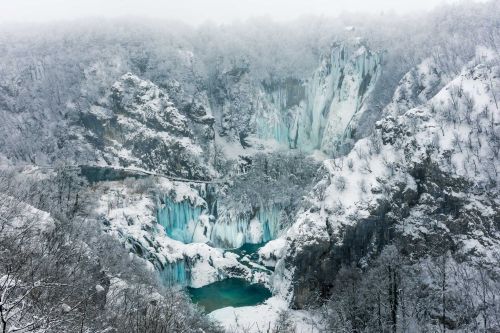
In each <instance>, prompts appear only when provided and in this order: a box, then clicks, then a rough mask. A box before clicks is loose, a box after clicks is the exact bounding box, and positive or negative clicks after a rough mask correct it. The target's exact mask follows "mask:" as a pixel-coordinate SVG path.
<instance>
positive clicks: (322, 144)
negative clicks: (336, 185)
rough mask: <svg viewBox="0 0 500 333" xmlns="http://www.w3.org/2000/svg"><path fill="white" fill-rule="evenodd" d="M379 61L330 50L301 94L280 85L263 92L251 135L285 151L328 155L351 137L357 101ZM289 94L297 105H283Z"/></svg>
mask: <svg viewBox="0 0 500 333" xmlns="http://www.w3.org/2000/svg"><path fill="white" fill-rule="evenodd" d="M380 63H381V57H380V55H379V54H377V53H373V52H370V51H369V50H368V49H366V48H365V47H364V46H362V47H360V48H359V49H357V50H356V51H352V50H349V49H348V48H347V47H345V46H343V45H337V46H335V47H334V48H333V49H332V50H331V53H330V55H329V57H325V58H323V61H322V64H321V66H320V67H319V68H318V70H317V71H316V72H315V73H314V74H313V76H312V77H311V79H310V80H308V81H307V82H306V83H304V84H303V86H302V88H303V89H304V92H300V93H299V91H298V90H297V89H294V90H290V91H289V92H287V89H285V88H284V87H288V85H287V84H286V83H284V86H280V85H275V86H273V87H272V89H273V90H272V91H268V92H267V93H266V96H267V97H266V98H267V99H269V103H268V104H266V103H262V105H263V107H262V110H261V111H260V112H258V113H257V114H256V117H255V126H256V134H257V136H258V137H260V138H264V139H274V140H276V141H277V142H279V143H282V144H287V145H288V146H289V147H290V148H300V149H302V150H306V151H309V150H312V149H321V150H322V151H324V152H326V153H330V152H332V151H334V150H335V149H337V146H338V145H339V144H340V143H341V142H342V141H343V139H345V138H347V137H349V136H350V135H351V129H352V125H353V123H355V122H356V119H358V117H360V110H361V109H362V106H363V102H364V100H365V99H366V97H367V95H368V93H369V92H370V90H371V89H372V87H373V86H374V84H375V82H376V79H377V77H378V74H379V72H380ZM295 86H296V88H297V87H299V85H297V84H295ZM293 94H296V95H297V96H300V98H301V99H302V101H301V102H298V101H296V100H294V101H293V103H288V101H289V100H291V99H293Z"/></svg>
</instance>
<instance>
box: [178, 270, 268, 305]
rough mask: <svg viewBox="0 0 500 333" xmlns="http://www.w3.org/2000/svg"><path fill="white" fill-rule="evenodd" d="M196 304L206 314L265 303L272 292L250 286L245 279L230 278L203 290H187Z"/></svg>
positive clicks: (256, 285)
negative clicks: (225, 308) (228, 308)
mask: <svg viewBox="0 0 500 333" xmlns="http://www.w3.org/2000/svg"><path fill="white" fill-rule="evenodd" d="M187 289H188V292H189V295H190V296H191V299H192V300H193V302H194V303H197V304H198V305H200V306H202V307H203V308H205V311H206V312H212V311H214V310H217V309H220V308H224V307H226V306H233V307H239V306H249V305H257V304H261V303H263V302H264V301H265V300H266V299H268V298H269V297H271V292H270V291H269V290H268V289H267V288H265V287H264V286H262V285H260V284H250V283H249V282H247V281H245V280H243V279H236V278H230V279H225V280H222V281H219V282H215V283H212V284H209V285H207V286H204V287H201V288H187Z"/></svg>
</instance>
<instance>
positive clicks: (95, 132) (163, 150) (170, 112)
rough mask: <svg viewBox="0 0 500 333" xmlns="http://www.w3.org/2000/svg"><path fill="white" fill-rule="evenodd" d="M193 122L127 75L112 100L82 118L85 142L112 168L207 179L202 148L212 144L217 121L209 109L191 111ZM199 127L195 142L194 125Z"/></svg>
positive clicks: (156, 89) (152, 86) (151, 88)
mask: <svg viewBox="0 0 500 333" xmlns="http://www.w3.org/2000/svg"><path fill="white" fill-rule="evenodd" d="M189 111H191V112H190V116H191V118H188V117H187V116H185V115H184V114H181V112H180V111H179V110H178V109H177V108H176V107H175V106H174V104H173V102H172V101H171V100H170V98H169V96H168V94H167V93H166V92H165V91H164V90H162V89H160V88H159V87H158V86H156V85H155V84H153V83H151V82H149V81H145V80H142V79H140V78H139V77H137V76H135V75H133V74H130V73H128V74H125V75H123V76H122V77H121V78H120V79H119V80H118V81H117V82H116V83H115V84H114V85H113V86H112V87H111V94H110V97H109V101H107V103H105V104H104V105H103V106H97V105H94V106H91V107H90V110H89V112H87V113H84V114H83V115H82V116H81V121H82V123H83V125H84V126H85V127H86V128H87V129H88V132H87V133H86V137H87V139H88V141H89V142H91V144H93V145H94V146H96V148H97V149H98V152H99V153H100V154H102V156H103V157H104V159H105V160H107V161H108V163H111V164H112V163H113V161H114V160H116V159H117V160H118V163H117V164H118V165H120V166H135V167H139V168H144V169H146V170H151V171H157V172H160V173H164V174H168V175H177V176H183V177H186V178H191V179H196V178H198V179H199V178H208V176H209V175H210V174H211V169H210V168H209V167H207V166H206V163H205V158H208V155H209V154H208V153H207V152H206V151H205V153H206V154H205V153H204V151H203V149H202V148H201V146H200V145H199V144H198V140H199V141H203V142H204V143H206V142H208V141H210V140H211V139H213V128H212V125H213V118H211V116H209V115H208V114H206V112H205V109H203V108H201V107H197V106H196V104H193V105H191V106H190V109H189ZM195 120H196V122H197V124H198V125H199V126H198V127H196V129H197V130H199V131H203V132H204V135H200V136H199V137H196V136H195V134H194V133H193V130H192V128H191V126H190V123H192V122H195Z"/></svg>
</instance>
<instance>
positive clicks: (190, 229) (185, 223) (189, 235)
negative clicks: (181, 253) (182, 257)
mask: <svg viewBox="0 0 500 333" xmlns="http://www.w3.org/2000/svg"><path fill="white" fill-rule="evenodd" d="M202 210H203V207H195V206H193V205H192V204H191V203H190V202H189V200H183V201H181V202H174V201H173V200H172V199H170V198H169V197H168V196H164V198H163V203H162V204H161V205H159V207H158V209H157V220H158V223H159V224H161V225H162V226H163V227H164V228H165V231H166V233H167V235H168V236H169V237H170V238H172V239H175V240H178V241H181V242H183V243H185V244H188V243H192V242H193V240H195V239H194V236H195V233H196V231H197V230H196V229H197V228H198V227H201V226H199V220H200V215H201V213H202Z"/></svg>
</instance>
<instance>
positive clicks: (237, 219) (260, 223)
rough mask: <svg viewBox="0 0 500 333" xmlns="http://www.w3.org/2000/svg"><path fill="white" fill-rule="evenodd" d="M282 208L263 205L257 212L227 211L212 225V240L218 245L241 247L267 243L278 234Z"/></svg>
mask: <svg viewBox="0 0 500 333" xmlns="http://www.w3.org/2000/svg"><path fill="white" fill-rule="evenodd" d="M281 213H282V209H281V207H280V206H278V205H273V206H271V207H265V206H264V207H262V208H259V209H257V211H256V212H255V214H233V213H232V212H229V211H225V212H223V213H222V214H221V215H220V216H219V219H218V220H217V221H216V222H215V225H214V226H213V227H212V233H211V236H210V240H211V241H212V243H213V244H214V245H215V246H217V247H222V248H239V247H241V246H242V245H243V244H246V243H250V244H258V243H265V242H268V241H270V240H272V239H275V238H276V237H277V236H278V232H279V227H280V218H281Z"/></svg>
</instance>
